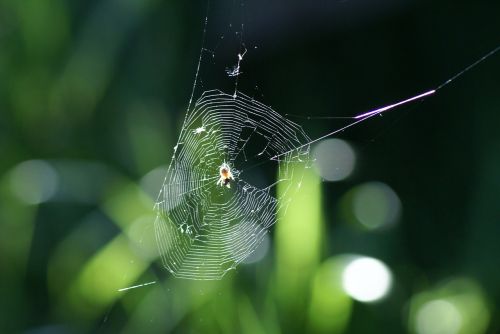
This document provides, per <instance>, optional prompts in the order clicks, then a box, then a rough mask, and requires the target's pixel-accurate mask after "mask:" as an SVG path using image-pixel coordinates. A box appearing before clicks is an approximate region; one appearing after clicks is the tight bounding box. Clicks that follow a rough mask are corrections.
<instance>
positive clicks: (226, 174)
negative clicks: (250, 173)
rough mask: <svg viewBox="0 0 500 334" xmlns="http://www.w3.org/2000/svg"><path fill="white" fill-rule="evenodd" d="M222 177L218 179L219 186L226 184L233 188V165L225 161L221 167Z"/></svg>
mask: <svg viewBox="0 0 500 334" xmlns="http://www.w3.org/2000/svg"><path fill="white" fill-rule="evenodd" d="M219 174H220V178H219V181H217V185H218V186H221V187H223V186H226V187H228V188H231V181H233V180H234V178H233V173H231V167H229V165H228V164H227V163H226V162H225V161H224V163H223V164H222V165H221V166H220V168H219Z"/></svg>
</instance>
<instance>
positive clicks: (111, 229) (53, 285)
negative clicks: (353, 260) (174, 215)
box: [0, 0, 500, 333]
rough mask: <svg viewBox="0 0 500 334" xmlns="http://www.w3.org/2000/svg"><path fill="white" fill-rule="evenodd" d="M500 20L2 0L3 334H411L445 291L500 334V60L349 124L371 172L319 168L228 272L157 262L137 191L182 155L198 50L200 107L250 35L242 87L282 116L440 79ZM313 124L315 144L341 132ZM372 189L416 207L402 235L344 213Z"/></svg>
mask: <svg viewBox="0 0 500 334" xmlns="http://www.w3.org/2000/svg"><path fill="white" fill-rule="evenodd" d="M499 15H500V3H498V2H497V1H448V0H443V1H416V0H414V1H411V0H400V1H396V0H385V1H378V2H377V3H376V4H374V3H373V2H370V1H362V0H357V1H355V0H351V1H331V2H329V1H319V0H315V1H305V0H304V1H284V0H282V1H272V2H267V1H261V0H256V1H251V0H247V1H244V2H240V1H229V0H227V1H226V0H224V1H217V2H215V1H214V2H213V3H212V4H211V5H210V6H209V8H208V15H207V3H206V1H160V0H103V1H63V0H46V1H40V0H23V1H19V0H0V152H1V158H0V332H2V333H18V332H27V333H86V332H102V333H106V332H128V333H139V332H140V333H170V332H173V333H303V332H313V333H316V332H317V333H322V332H325V333H404V332H414V331H415V328H416V325H415V323H416V322H417V320H416V318H417V315H418V312H419V309H421V307H422V305H425V304H426V303H428V302H429V301H432V300H446V301H448V302H450V303H452V304H453V305H455V307H456V309H457V310H458V311H459V313H460V314H461V316H462V318H461V327H460V329H459V330H460V331H459V333H495V332H498V331H500V317H499V310H498V303H499V301H500V284H498V283H499V282H500V270H499V268H500V260H499V255H500V205H499V204H500V132H499V130H498V128H499V125H500V93H499V92H500V80H499V76H500V55H498V54H497V55H496V56H494V57H491V58H490V59H488V60H487V61H486V62H484V63H482V64H481V65H480V66H478V67H476V68H474V69H473V70H472V71H470V72H468V73H467V74H465V75H464V76H463V77H461V78H460V79H458V80H456V81H454V82H453V83H451V84H450V85H448V86H446V87H445V88H443V89H442V90H440V91H438V94H436V95H435V96H434V97H432V98H430V99H428V100H426V101H425V102H423V103H416V104H413V105H412V106H409V107H403V108H400V109H398V110H397V111H395V112H391V113H387V114H385V115H384V116H383V117H377V118H376V119H373V120H369V121H367V122H364V123H362V124H360V125H358V126H356V127H355V128H351V129H349V130H348V131H345V132H343V133H341V134H339V136H338V137H339V138H342V139H344V140H347V141H348V142H349V143H350V144H351V145H352V146H353V147H354V148H355V151H356V154H357V165H356V169H355V171H354V173H353V174H352V175H351V176H350V177H349V178H348V179H346V180H344V181H342V182H335V183H332V182H325V181H322V180H321V179H320V177H319V176H318V175H317V174H315V173H314V172H313V171H311V172H310V173H309V174H307V175H306V178H305V181H304V187H303V189H302V190H301V192H300V193H298V194H297V197H296V198H294V199H293V202H292V203H294V204H293V205H292V207H291V209H290V210H289V212H288V213H287V215H285V216H283V217H280V221H278V223H277V224H276V225H275V226H274V227H273V230H272V232H271V245H270V248H269V250H268V252H267V254H266V256H265V257H264V258H263V259H262V260H261V261H259V262H257V263H253V264H243V265H241V266H239V267H238V268H237V270H236V271H232V272H230V273H229V274H228V275H226V276H225V277H224V279H223V280H221V281H214V282H198V281H186V280H178V279H174V278H172V277H171V276H169V275H168V274H167V272H166V271H165V270H163V269H162V268H161V266H160V265H159V263H158V259H157V257H156V251H155V244H154V238H153V237H152V232H153V228H152V223H153V221H154V212H153V210H152V207H153V199H152V198H151V196H149V195H150V194H148V193H147V191H145V190H144V186H143V184H142V186H141V179H142V178H143V176H144V175H146V174H147V173H149V172H150V171H151V170H154V169H155V168H158V167H161V166H165V165H168V163H169V159H170V157H171V155H172V153H173V147H174V145H175V143H176V140H177V135H178V133H179V130H180V128H181V126H182V120H183V117H184V114H185V111H186V108H187V105H188V102H189V99H190V96H191V90H192V87H193V81H194V77H195V72H196V68H197V64H198V57H199V52H200V48H201V47H204V48H205V49H207V51H205V52H203V57H202V61H201V68H200V72H199V76H198V79H199V81H198V85H197V86H196V89H195V91H194V98H195V99H196V97H197V96H199V94H200V93H201V92H202V91H203V90H205V89H212V88H220V89H223V90H225V91H228V92H232V90H233V89H234V78H228V77H227V76H226V75H225V73H224V69H225V68H226V67H230V66H232V65H234V64H235V60H236V54H237V53H238V52H239V51H240V50H239V47H240V41H243V42H244V43H245V46H246V48H247V49H248V52H247V54H246V55H245V58H244V61H243V63H242V74H241V76H240V77H239V82H238V87H239V89H240V90H241V91H242V92H244V93H246V94H248V95H250V96H253V97H255V98H257V99H258V100H260V101H261V102H263V103H265V104H267V105H271V106H272V107H273V108H274V109H275V110H277V111H278V112H280V113H282V114H295V115H304V116H325V115H326V116H336V117H337V116H349V115H355V114H357V113H360V112H364V111H367V110H370V109H372V108H375V107H378V106H383V105H385V104H388V103H392V102H395V101H397V100H399V99H403V98H406V97H409V96H412V95H415V94H418V93H421V92H424V91H426V90H428V89H432V88H435V87H437V86H438V85H439V84H441V83H442V82H444V81H445V80H446V79H448V78H450V77H451V76H453V75H454V74H455V73H457V72H458V71H460V70H461V69H463V68H464V67H466V66H467V65H469V64H471V63H472V62H474V61H475V60H477V59H478V58H479V57H481V56H482V55H484V54H486V53H487V52H488V51H490V50H492V49H493V48H495V47H497V46H498V44H499V43H500V39H499V36H500V25H499V24H498V21H499V19H500V16H499ZM205 17H208V25H207V26H206V29H207V30H206V36H205V37H206V38H205V42H202V32H203V29H204V24H203V22H204V19H205ZM242 23H243V25H244V27H243V29H241V24H242ZM242 31H243V37H241V35H240V34H241V32H242ZM222 36H223V37H224V38H221V37H222ZM212 55H213V57H212ZM296 121H297V122H299V123H301V124H302V125H303V127H304V128H305V130H306V131H307V132H308V133H309V135H310V137H311V138H316V137H318V136H320V135H322V134H324V133H326V132H328V131H331V130H333V129H335V128H338V127H340V126H342V125H343V124H345V123H342V121H341V120H338V119H336V120H327V121H325V120H321V121H318V120H316V121H315V120H306V119H296ZM33 160H39V161H38V162H36V161H35V162H33ZM26 161H28V163H27V164H26V163H24V164H23V162H26ZM30 161H31V162H30ZM40 161H42V162H41V163H40ZM43 162H45V164H44V163H43ZM27 166H28V167H29V168H28V167H27ZM30 166H31V167H30ZM33 166H34V167H37V168H38V169H36V168H35V169H33ZM47 166H48V167H47ZM30 168H32V169H30ZM44 168H49V170H48V172H47V171H46V169H44ZM33 171H34V172H33ZM44 171H46V173H44ZM47 173H48V174H47ZM51 173H52V174H51ZM54 175H55V176H54ZM51 177H52V178H55V180H57V182H56V183H54V182H53V179H52V178H51ZM370 181H379V182H383V183H385V184H387V185H389V186H390V187H391V188H392V189H393V190H394V191H395V193H396V194H397V195H398V197H399V199H400V201H401V203H402V215H401V217H400V219H399V221H398V223H397V224H396V225H394V226H392V227H391V228H387V229H382V230H367V229H365V228H362V227H361V226H360V225H359V224H356V222H355V221H352V219H351V218H352V217H351V218H350V215H349V214H346V212H349V194H350V193H351V191H353V189H356V186H359V185H362V184H364V183H365V182H370ZM53 184H55V185H56V187H55V188H54V189H53V190H54V193H53V196H51V197H50V198H47V199H46V200H44V201H42V202H41V203H38V204H32V202H33V201H34V202H37V199H39V198H40V196H42V195H43V191H42V192H40V189H42V190H44V189H45V190H46V187H49V188H50V185H53ZM47 185H48V186H47ZM160 186H161V185H160V184H158V185H157V190H159V189H160ZM278 191H279V189H278ZM40 194H42V195H40ZM153 198H154V195H153ZM353 254H358V255H365V256H371V257H375V258H377V259H380V260H382V261H383V262H384V263H386V264H387V266H388V267H389V268H390V269H391V271H392V274H393V279H394V282H393V286H392V289H391V291H390V293H389V294H388V296H387V297H386V298H385V299H383V300H381V301H379V302H376V303H368V304H367V303H360V302H357V301H354V300H352V299H351V298H350V297H349V296H347V295H346V294H345V292H344V291H343V290H342V288H341V279H340V277H341V274H342V270H343V268H344V266H345V263H346V262H348V260H349V258H350V256H352V255H353ZM149 281H157V283H156V284H153V285H150V286H147V287H143V288H140V289H135V290H130V291H128V292H118V291H117V289H119V288H123V287H126V286H130V285H134V284H141V283H145V282H149ZM427 305H428V304H427ZM444 322H446V321H445V320H442V321H437V323H444ZM444 333H448V332H444Z"/></svg>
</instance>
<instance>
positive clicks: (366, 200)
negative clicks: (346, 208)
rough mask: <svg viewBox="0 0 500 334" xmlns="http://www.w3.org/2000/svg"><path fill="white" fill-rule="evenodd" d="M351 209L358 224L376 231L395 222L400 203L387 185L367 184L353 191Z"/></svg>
mask: <svg viewBox="0 0 500 334" xmlns="http://www.w3.org/2000/svg"><path fill="white" fill-rule="evenodd" d="M352 209H353V213H354V216H355V217H356V219H357V220H358V221H359V223H361V224H362V225H363V226H365V227H366V228H368V229H377V228H380V227H384V226H389V225H392V224H394V223H396V222H397V220H398V219H399V217H400V215H401V201H400V200H399V197H398V195H396V193H395V192H394V190H392V189H391V188H390V187H389V186H388V185H386V184H384V183H381V182H369V183H365V184H363V185H361V186H359V187H357V188H356V190H355V191H354V193H353V198H352Z"/></svg>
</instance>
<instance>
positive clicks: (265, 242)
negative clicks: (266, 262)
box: [243, 233, 271, 264]
mask: <svg viewBox="0 0 500 334" xmlns="http://www.w3.org/2000/svg"><path fill="white" fill-rule="evenodd" d="M270 247H271V238H270V237H269V234H268V233H266V234H264V236H263V237H262V241H261V242H260V244H259V246H257V248H256V249H255V251H254V252H253V253H252V254H250V256H248V257H247V258H245V259H244V260H243V263H246V264H249V263H256V262H259V261H261V260H262V259H263V258H264V257H265V256H266V255H267V253H268V252H269V248H270Z"/></svg>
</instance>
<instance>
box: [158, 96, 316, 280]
mask: <svg viewBox="0 0 500 334" xmlns="http://www.w3.org/2000/svg"><path fill="white" fill-rule="evenodd" d="M309 142H310V139H309V137H308V136H307V135H306V134H305V132H304V131H303V130H302V128H301V127H300V126H299V125H297V124H295V123H294V122H292V121H290V120H288V119H286V118H284V117H283V116H281V115H280V114H278V113H277V112H276V111H274V110H273V109H271V108H270V107H268V106H266V105H264V104H262V103H260V102H258V101H256V100H255V99H253V98H250V97H248V96H246V95H245V94H242V93H240V92H236V93H235V94H231V95H229V94H225V93H223V92H221V91H220V90H210V91H206V92H204V93H203V94H202V95H201V97H200V98H199V99H198V101H197V102H196V103H195V105H194V107H193V110H192V112H190V113H189V114H188V116H187V117H186V119H185V123H184V126H183V128H182V131H181V134H180V138H179V141H178V144H177V145H176V146H175V148H174V150H175V153H174V156H173V158H172V162H171V164H170V167H169V169H168V172H167V177H166V179H165V182H164V184H163V186H162V189H161V192H160V196H159V200H158V203H157V205H156V208H157V219H156V222H155V232H156V240H157V244H158V248H159V251H160V256H161V259H162V263H163V266H164V267H165V268H166V269H167V270H168V271H170V272H171V273H172V274H173V275H174V276H176V277H181V278H188V279H205V280H209V279H220V278H221V277H222V276H223V275H224V274H225V273H226V272H227V271H228V270H231V269H234V268H235V267H236V265H237V264H238V263H240V262H242V261H243V260H244V259H245V258H247V257H248V256H249V255H250V254H251V253H252V252H253V251H254V250H255V249H256V248H257V247H258V245H259V244H260V242H261V241H262V239H263V238H264V236H265V234H266V233H268V232H269V228H270V227H271V226H272V225H273V224H274V223H275V222H276V215H277V213H278V212H279V211H280V210H286V207H287V205H288V203H289V200H283V198H285V195H286V194H287V193H288V192H290V191H293V190H297V189H298V188H299V187H300V183H301V180H302V172H303V170H304V168H308V167H310V163H309V162H310V148H309V145H308V143H309ZM297 147H300V148H299V149H296V148H297ZM275 156H280V158H279V159H271V158H272V157H275ZM223 163H227V164H228V165H229V166H230V168H231V172H232V174H233V177H234V180H233V181H232V182H231V188H227V187H221V186H220V185H218V184H217V181H218V179H219V168H220V166H221V165H222V164H223ZM262 164H266V168H270V167H273V166H272V165H274V167H275V168H276V169H277V174H278V177H277V181H275V182H272V183H271V184H268V185H264V186H256V185H255V184H254V183H253V182H251V181H249V180H247V179H246V177H247V176H248V177H249V178H250V179H251V178H252V177H251V173H250V172H251V171H252V170H254V169H255V168H256V167H257V166H258V165H262ZM247 167H248V168H247ZM258 179H259V180H261V179H262V177H260V178H254V180H255V181H256V182H257V180H258ZM260 182H262V181H260ZM278 183H283V186H280V198H277V197H276V196H275V195H274V194H273V193H274V192H275V191H274V188H275V186H276V185H277V184H278ZM283 189H284V191H283ZM286 198H289V197H288V196H287V197H286Z"/></svg>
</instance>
